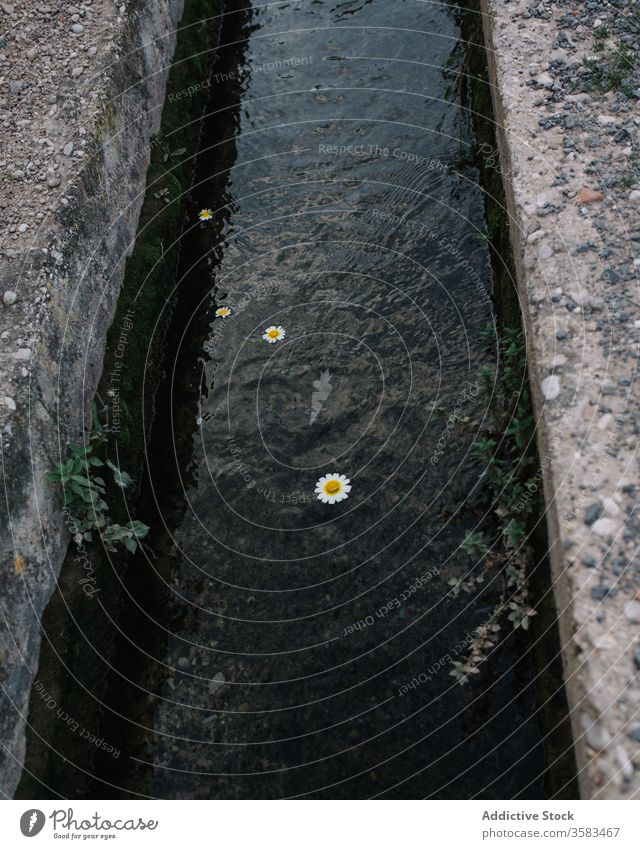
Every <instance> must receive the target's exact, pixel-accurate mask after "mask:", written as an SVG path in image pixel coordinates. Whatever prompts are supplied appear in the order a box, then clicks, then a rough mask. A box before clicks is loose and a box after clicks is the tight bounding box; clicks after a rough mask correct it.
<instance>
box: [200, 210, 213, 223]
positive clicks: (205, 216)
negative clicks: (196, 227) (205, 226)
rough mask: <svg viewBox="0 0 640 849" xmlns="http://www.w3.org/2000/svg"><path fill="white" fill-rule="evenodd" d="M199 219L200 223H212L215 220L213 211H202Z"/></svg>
mask: <svg viewBox="0 0 640 849" xmlns="http://www.w3.org/2000/svg"><path fill="white" fill-rule="evenodd" d="M198 218H199V219H200V221H211V219H212V218H213V210H211V209H201V210H200V212H199V213H198Z"/></svg>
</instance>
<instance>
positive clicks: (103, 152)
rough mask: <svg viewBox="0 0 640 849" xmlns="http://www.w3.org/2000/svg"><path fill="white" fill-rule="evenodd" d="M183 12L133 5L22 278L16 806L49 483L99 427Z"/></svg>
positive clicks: (14, 627)
mask: <svg viewBox="0 0 640 849" xmlns="http://www.w3.org/2000/svg"><path fill="white" fill-rule="evenodd" d="M184 2H185V0H163V2H161V3H153V4H151V6H150V7H148V6H147V5H146V4H145V3H144V2H142V0H133V2H132V3H130V4H129V8H128V10H127V11H128V12H129V14H128V17H127V19H126V20H125V24H124V26H123V30H122V42H121V44H120V45H119V47H120V56H121V59H120V62H119V63H116V65H115V66H114V68H113V72H112V74H111V75H110V80H109V84H108V86H107V90H106V97H105V99H104V101H103V105H102V109H101V112H100V114H98V116H97V117H96V119H95V121H94V122H93V123H92V125H91V126H89V127H86V130H87V134H88V135H89V137H90V138H91V140H92V143H93V146H94V150H93V156H92V157H90V159H89V161H88V162H87V163H86V165H85V167H84V169H83V172H82V173H81V175H80V177H79V179H78V181H77V187H76V193H75V198H74V201H73V202H72V203H70V204H69V205H68V206H67V207H66V209H63V208H60V209H59V211H58V213H57V214H56V215H55V216H52V220H51V225H50V239H49V240H48V248H47V249H46V250H44V251H42V252H40V253H39V254H38V255H37V256H34V257H32V258H31V259H30V260H29V262H28V263H26V264H25V266H24V267H22V268H21V269H20V272H19V274H20V276H22V275H25V274H27V275H33V276H35V277H36V278H37V279H38V280H41V281H43V282H44V283H46V285H47V288H48V291H49V297H48V299H47V302H46V303H45V304H44V305H43V306H42V307H41V309H40V315H39V322H38V326H37V328H36V333H35V334H34V341H35V345H34V354H35V355H34V358H33V361H32V364H31V367H30V375H29V380H28V385H25V387H24V391H22V392H21V394H20V395H18V396H16V398H15V402H16V408H17V409H15V410H14V411H13V412H12V411H11V410H4V411H3V412H4V413H5V415H4V416H3V424H4V421H6V419H7V418H10V420H11V422H12V425H13V430H14V434H15V439H14V443H15V444H14V445H13V446H12V449H11V451H10V452H5V451H3V455H2V462H3V469H2V476H3V490H4V496H5V498H4V499H3V501H4V505H3V512H4V511H5V509H6V515H7V521H6V524H5V523H4V522H3V524H4V525H5V526H4V527H2V528H1V529H0V562H1V563H2V564H3V569H2V623H1V626H0V659H1V665H0V740H1V741H2V747H1V748H0V791H1V792H2V794H3V795H4V796H5V798H6V797H12V796H13V795H14V793H15V790H16V787H17V785H18V782H19V779H20V775H21V771H22V763H23V760H24V748H25V727H26V721H27V720H26V714H27V710H28V703H29V697H30V694H31V687H32V683H33V681H34V679H35V675H36V670H37V665H38V656H39V649H40V642H41V636H42V635H41V627H40V619H41V616H42V612H43V610H44V608H45V606H46V604H47V603H48V601H49V599H50V597H51V595H52V593H53V590H54V588H55V585H56V581H57V578H58V576H59V571H60V567H61V564H62V561H63V559H64V556H65V552H66V549H67V546H68V540H69V533H68V529H67V528H66V527H65V524H64V520H63V516H62V512H61V509H60V506H59V502H58V499H57V497H56V494H55V492H54V490H53V489H52V487H51V485H49V484H48V483H47V481H46V474H47V471H48V470H49V469H50V468H51V467H52V465H53V463H54V462H55V459H56V458H57V456H58V454H59V450H60V446H62V447H63V448H64V444H65V441H67V440H68V441H77V440H78V438H79V435H80V433H81V429H83V428H84V429H85V430H86V427H87V422H88V421H90V419H88V413H89V408H90V403H91V400H92V398H93V395H94V393H95V391H96V388H97V385H98V381H99V378H100V375H101V369H102V360H103V355H104V348H105V343H106V336H107V331H108V329H109V326H110V324H111V321H112V319H113V315H114V311H115V307H116V303H117V298H118V294H119V291H120V288H121V285H122V281H123V277H124V264H125V263H124V260H125V258H126V255H127V254H128V252H129V251H130V247H131V245H132V244H133V240H134V238H135V234H136V229H137V224H138V219H139V215H140V211H141V207H142V201H143V197H144V188H145V183H146V172H147V168H148V165H149V159H150V145H149V141H150V138H151V136H152V135H153V134H154V133H156V132H157V131H158V129H159V123H160V115H161V105H162V103H163V102H164V95H165V88H166V81H167V77H168V73H169V70H170V64H171V59H172V56H173V53H174V50H175V44H176V38H177V28H178V25H179V22H180V19H181V17H182V12H183V8H184ZM132 72H133V73H132ZM132 77H133V82H132ZM154 105H155V108H154ZM111 225H114V226H111ZM114 257H118V258H119V260H118V261H114ZM0 275H1V276H2V277H3V278H4V279H6V280H11V279H12V278H15V275H16V270H15V268H10V267H7V266H5V265H4V264H3V267H2V268H0ZM12 288H13V286H12ZM62 359H63V362H64V368H63V370H61V372H60V373H58V370H57V369H58V361H59V360H62ZM7 413H10V414H11V415H10V416H8V415H7ZM16 558H18V559H19V561H20V568H18V566H17V561H16ZM14 564H16V568H15V570H14V568H13V567H14Z"/></svg>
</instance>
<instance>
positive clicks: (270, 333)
mask: <svg viewBox="0 0 640 849" xmlns="http://www.w3.org/2000/svg"><path fill="white" fill-rule="evenodd" d="M267 335H268V336H270V337H271V338H272V339H277V338H278V336H280V331H279V330H269V331H268V334H267Z"/></svg>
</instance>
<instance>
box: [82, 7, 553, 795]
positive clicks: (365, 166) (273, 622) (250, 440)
mask: <svg viewBox="0 0 640 849" xmlns="http://www.w3.org/2000/svg"><path fill="white" fill-rule="evenodd" d="M460 49H461V33H460V29H459V22H458V20H457V17H456V14H455V7H453V5H452V6H449V5H447V4H446V3H445V4H443V3H431V2H418V0H398V2H389V0H301V2H277V3H270V4H263V5H259V4H257V3H256V4H253V5H252V4H249V3H236V4H233V3H229V4H227V6H226V14H225V18H224V24H223V27H222V32H221V46H220V48H219V50H218V51H217V52H216V54H215V56H214V57H213V59H212V62H213V65H212V67H211V68H210V69H209V71H210V72H211V75H212V76H211V89H210V91H211V100H210V105H209V108H208V110H207V114H206V116H205V118H204V120H203V126H202V136H201V139H202V146H201V149H200V151H199V152H197V159H196V183H195V186H194V188H193V190H192V191H191V193H190V197H189V200H188V204H189V210H190V211H189V223H188V226H187V228H186V230H185V232H184V234H183V237H182V239H181V260H180V267H179V270H178V275H177V279H176V298H175V299H174V303H175V305H176V306H175V314H174V315H173V319H172V324H171V332H170V335H169V339H168V341H167V344H166V360H165V364H164V368H165V377H164V379H163V382H162V386H161V388H160V392H159V395H158V399H157V402H156V407H155V418H154V421H153V422H152V423H150V422H149V421H145V422H141V423H140V428H141V430H142V431H143V432H147V431H149V430H150V439H149V441H148V443H147V446H146V456H147V464H146V476H147V479H146V483H145V488H144V493H143V498H142V508H141V509H142V518H143V519H144V521H145V522H146V523H147V524H149V525H150V526H151V529H152V530H151V533H150V535H149V538H148V540H147V542H148V547H147V548H146V549H145V551H143V552H140V553H139V554H138V555H137V556H136V557H135V558H133V562H132V564H131V566H130V568H129V570H128V572H127V583H126V592H125V595H126V598H127V599H128V602H127V605H126V607H127V610H128V612H127V613H126V614H125V615H122V616H121V619H120V621H119V623H118V633H117V635H116V644H115V656H116V660H115V662H114V663H113V664H112V666H111V669H110V671H109V672H108V684H107V687H106V695H104V698H103V699H102V702H103V707H102V708H101V715H100V730H101V734H102V735H103V736H104V738H105V739H111V740H118V741H119V744H120V745H121V746H122V755H121V756H120V757H118V758H117V759H116V758H114V757H111V756H109V755H108V754H105V753H101V752H98V753H97V755H96V760H95V762H94V763H93V765H92V769H94V770H95V775H96V777H97V780H98V781H97V786H98V789H97V790H96V791H95V792H96V794H97V795H98V796H112V795H113V796H118V795H124V796H129V795H132V796H150V797H159V798H284V797H311V798H369V797H378V796H380V797H384V798H423V797H427V798H429V797H436V798H474V797H480V798H515V797H518V796H519V797H520V798H541V797H543V796H544V794H545V790H544V782H545V770H546V760H545V752H544V744H543V734H542V732H541V729H540V726H539V722H538V713H537V705H536V692H535V688H534V678H535V672H534V668H533V664H532V660H531V655H530V652H529V651H528V649H529V643H528V639H529V638H528V636H527V634H526V633H525V632H524V631H523V630H522V629H511V628H510V627H503V629H502V632H501V634H500V639H499V640H498V641H497V642H496V644H495V645H493V646H491V647H490V649H488V650H487V652H486V656H483V657H482V658H481V660H480V662H479V663H478V664H477V669H474V671H473V672H472V673H471V674H469V676H468V680H467V681H466V682H462V683H461V682H460V681H459V680H458V678H457V677H456V675H455V674H452V673H455V671H456V668H457V665H456V664H460V663H461V662H463V660H465V658H466V657H467V655H468V654H469V652H470V651H471V649H472V647H473V646H474V645H475V644H476V643H477V639H478V634H482V632H483V628H485V627H487V625H488V624H490V623H491V622H492V619H491V616H492V611H493V610H494V607H495V604H496V598H497V597H498V595H499V592H500V586H501V580H502V579H501V575H500V569H499V568H496V569H494V570H493V571H491V570H488V571H487V570H486V569H483V567H482V565H478V563H477V562H476V559H475V558H472V557H471V556H469V554H467V553H466V552H465V550H464V549H463V548H462V543H463V541H464V539H465V536H466V535H467V534H468V533H469V532H470V531H473V530H474V529H475V528H476V527H477V526H478V525H479V523H480V522H481V521H483V520H484V518H485V517H486V515H487V514H488V511H489V510H490V504H489V499H488V495H487V486H486V480H485V477H484V475H485V469H484V465H483V463H482V462H481V460H480V459H479V458H478V453H477V451H476V443H477V441H478V440H479V439H481V438H482V436H483V434H484V433H485V430H486V428H488V427H491V424H492V423H491V413H490V412H489V401H490V394H488V393H487V391H486V383H487V381H486V375H487V373H488V374H494V373H495V372H496V369H497V358H496V353H495V345H494V346H493V348H492V345H491V344H487V338H489V339H491V338H493V339H495V336H496V331H495V318H494V314H493V309H492V301H491V292H492V270H491V261H490V256H489V250H488V246H487V241H486V239H485V238H483V233H485V232H486V229H485V228H486V222H485V204H484V198H483V192H482V189H481V187H480V185H479V174H478V171H477V169H476V167H475V166H474V164H473V149H474V142H475V139H474V130H473V121H472V120H471V117H470V114H469V110H468V105H467V104H466V103H465V100H464V97H463V95H462V93H461V92H462V90H463V89H462V87H461V86H460V84H459V79H458V71H459V69H460ZM195 153H196V152H195V151H187V152H185V153H184V155H185V156H192V155H194V154H195ZM201 210H211V213H212V217H211V219H210V220H206V221H204V222H201V221H200V220H199V213H200V211H201ZM221 307H226V308H228V309H229V310H230V313H229V315H228V316H226V317H224V316H216V315H215V313H216V310H218V309H219V308H221ZM167 308H168V307H167ZM160 323H161V322H160ZM270 327H281V328H283V329H284V337H283V338H281V339H279V340H277V341H275V342H269V341H266V340H265V339H264V338H263V337H264V334H265V331H266V329H267V328H270ZM487 328H489V332H487ZM482 375H484V377H483V376H482ZM150 424H152V427H149V426H150ZM329 473H336V474H342V475H345V476H346V477H347V478H349V480H350V485H351V490H350V492H349V493H348V498H346V499H345V500H342V501H339V502H337V503H333V504H328V503H322V502H321V501H320V500H318V498H317V497H316V495H315V493H314V489H315V486H316V482H317V481H318V479H320V478H321V477H322V476H323V475H326V474H329ZM476 579H477V580H476ZM456 581H466V582H467V583H466V584H465V591H459V590H458V589H457V588H455V589H454V586H453V585H454V583H455V582H456Z"/></svg>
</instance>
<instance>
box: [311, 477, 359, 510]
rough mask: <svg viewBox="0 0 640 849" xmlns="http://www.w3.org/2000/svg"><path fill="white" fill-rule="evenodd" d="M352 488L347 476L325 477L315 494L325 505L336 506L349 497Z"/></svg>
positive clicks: (319, 482)
mask: <svg viewBox="0 0 640 849" xmlns="http://www.w3.org/2000/svg"><path fill="white" fill-rule="evenodd" d="M350 492H351V487H350V486H349V478H348V477H346V475H336V474H331V475H324V476H323V477H321V478H320V480H319V481H318V483H317V484H316V488H315V494H316V495H317V496H318V499H319V500H320V501H322V503H323V504H335V503H336V502H337V501H344V499H345V498H348V497H349V493H350Z"/></svg>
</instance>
